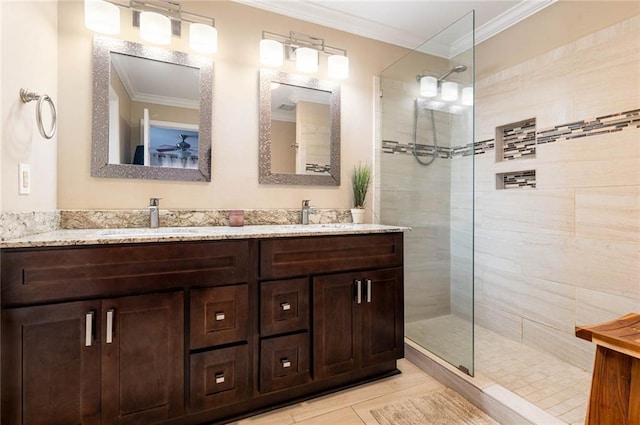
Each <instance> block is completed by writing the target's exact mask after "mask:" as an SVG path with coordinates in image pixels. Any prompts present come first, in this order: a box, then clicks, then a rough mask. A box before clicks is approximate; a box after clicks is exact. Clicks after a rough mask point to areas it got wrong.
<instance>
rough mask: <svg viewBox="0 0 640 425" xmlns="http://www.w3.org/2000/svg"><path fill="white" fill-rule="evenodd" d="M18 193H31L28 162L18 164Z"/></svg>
mask: <svg viewBox="0 0 640 425" xmlns="http://www.w3.org/2000/svg"><path fill="white" fill-rule="evenodd" d="M18 173H19V174H18V184H19V185H20V186H19V189H18V193H20V195H28V194H30V193H31V168H30V167H29V164H19V165H18Z"/></svg>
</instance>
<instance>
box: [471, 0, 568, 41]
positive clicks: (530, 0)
mask: <svg viewBox="0 0 640 425" xmlns="http://www.w3.org/2000/svg"><path fill="white" fill-rule="evenodd" d="M556 1H558V0H523V1H521V2H520V3H518V4H516V5H515V6H513V7H512V8H511V9H509V10H507V11H506V12H504V13H502V14H500V15H498V16H496V17H495V18H493V19H491V20H490V21H489V22H487V23H486V24H484V25H482V26H480V27H478V28H476V37H475V39H476V44H479V43H482V42H483V41H485V40H488V39H489V38H491V37H493V36H494V35H496V34H498V33H500V32H502V31H504V30H506V29H507V28H509V27H511V26H513V25H515V24H517V23H518V22H520V21H522V20H524V19H526V18H528V17H529V16H531V15H534V14H536V13H538V12H539V11H541V10H542V9H544V8H545V7H548V6H551V5H552V4H553V3H555V2H556Z"/></svg>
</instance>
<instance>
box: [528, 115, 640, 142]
mask: <svg viewBox="0 0 640 425" xmlns="http://www.w3.org/2000/svg"><path fill="white" fill-rule="evenodd" d="M631 128H640V109H634V110H632V111H626V112H621V113H619V114H611V115H605V116H602V117H596V118H593V119H589V120H582V121H576V122H571V123H568V124H561V125H557V126H555V127H553V128H549V129H545V130H541V131H539V132H538V144H539V145H541V144H544V143H553V142H559V141H565V140H571V139H577V138H580V137H588V136H595V135H596V134H603V133H615V132H617V131H622V130H625V129H631Z"/></svg>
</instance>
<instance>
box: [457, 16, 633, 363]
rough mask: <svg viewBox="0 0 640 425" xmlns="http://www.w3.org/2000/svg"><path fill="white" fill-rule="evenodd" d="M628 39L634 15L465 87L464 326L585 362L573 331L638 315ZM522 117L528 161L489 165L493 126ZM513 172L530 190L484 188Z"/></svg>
mask: <svg viewBox="0 0 640 425" xmlns="http://www.w3.org/2000/svg"><path fill="white" fill-rule="evenodd" d="M638 39H640V17H635V18H632V19H630V20H627V21H624V22H622V23H619V24H616V25H614V26H612V27H609V28H606V29H604V30H601V31H598V32H596V33H594V34H591V35H589V36H586V37H584V38H581V39H579V40H577V41H576V42H574V43H571V44H569V45H566V46H563V47H561V48H558V49H556V50H553V51H551V52H549V53H547V54H544V55H542V56H539V57H535V58H532V59H531V60H529V61H527V62H524V63H521V64H519V65H517V66H514V67H512V68H510V69H507V70H505V71H502V72H500V73H497V74H495V75H491V76H489V77H487V78H483V79H481V80H479V81H477V84H476V141H483V143H478V142H477V144H479V145H483V144H487V145H489V149H487V150H486V151H485V153H481V152H478V153H479V154H477V155H476V157H475V167H476V170H475V180H476V182H475V187H476V204H475V205H476V207H475V318H476V323H478V324H480V325H482V326H484V327H487V328H489V329H491V330H493V331H496V332H498V333H500V334H502V335H505V336H508V337H510V338H512V339H514V340H517V341H522V342H523V343H525V344H527V345H531V346H535V347H537V348H542V349H544V350H546V351H548V352H551V353H553V354H555V355H556V356H559V357H561V358H563V359H565V360H567V361H569V362H570V363H572V364H575V365H577V366H580V367H583V368H585V369H590V368H591V365H592V363H593V345H592V344H589V343H586V342H585V341H582V340H579V339H577V338H576V337H575V336H574V327H575V326H576V325H584V324H593V323H599V322H602V321H605V320H611V319H613V318H616V317H618V316H621V315H623V314H626V313H629V312H632V311H636V312H640V128H638V127H639V126H640V122H639V121H638V109H640V91H639V90H638V88H639V87H640V73H639V72H638V69H640V45H639V44H638ZM531 117H535V118H536V127H537V145H536V151H535V158H528V159H526V158H525V159H522V158H515V159H512V160H509V161H502V162H496V159H495V154H494V151H493V149H492V146H490V143H491V141H492V140H493V139H494V138H495V129H496V127H500V126H503V125H505V124H509V123H512V122H519V121H522V120H525V119H529V118H531ZM484 142H486V143H484ZM476 151H477V149H476ZM451 167H452V175H453V176H455V175H456V174H457V173H458V172H460V173H463V174H464V173H467V172H468V171H467V170H466V167H465V165H464V164H458V163H457V161H456V160H455V159H453V160H452V161H451ZM522 170H535V171H536V188H535V189H530V188H527V189H521V190H520V189H514V190H496V174H500V173H510V172H514V171H522ZM457 181H458V179H454V181H453V185H454V186H453V187H452V193H455V192H456V191H457V188H456V182H457ZM461 182H462V184H464V179H461ZM463 190H464V189H463ZM452 250H455V245H453V244H452ZM452 255H455V252H454V253H452ZM466 301H468V300H466V296H465V295H461V296H457V295H456V294H453V295H452V310H453V311H455V310H456V307H455V306H456V304H457V303H463V304H464V302H466Z"/></svg>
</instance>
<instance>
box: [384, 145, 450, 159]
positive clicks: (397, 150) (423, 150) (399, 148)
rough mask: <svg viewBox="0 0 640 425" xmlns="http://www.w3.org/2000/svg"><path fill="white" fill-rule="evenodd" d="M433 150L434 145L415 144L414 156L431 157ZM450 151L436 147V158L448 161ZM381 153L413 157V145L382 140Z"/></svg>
mask: <svg viewBox="0 0 640 425" xmlns="http://www.w3.org/2000/svg"><path fill="white" fill-rule="evenodd" d="M434 148H435V146H434V145H422V144H417V145H416V154H417V155H418V156H424V157H432V156H433V152H434ZM451 151H452V149H451V148H446V147H440V146H438V157H440V158H445V159H450V158H451ZM382 153H390V154H409V155H413V143H400V142H397V141H395V140H383V141H382Z"/></svg>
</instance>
